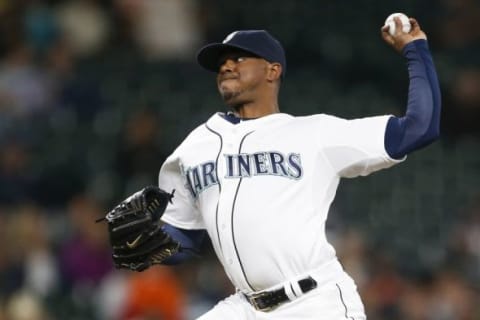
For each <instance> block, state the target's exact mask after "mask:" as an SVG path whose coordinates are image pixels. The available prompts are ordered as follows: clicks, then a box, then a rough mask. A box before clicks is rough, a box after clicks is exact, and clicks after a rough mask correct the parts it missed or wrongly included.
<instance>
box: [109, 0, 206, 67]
mask: <svg viewBox="0 0 480 320" xmlns="http://www.w3.org/2000/svg"><path fill="white" fill-rule="evenodd" d="M115 5H116V9H117V10H118V12H119V15H120V18H121V20H122V21H124V23H125V24H126V25H127V26H128V28H129V30H130V32H129V35H130V36H131V37H132V40H133V42H134V43H135V44H136V45H137V46H138V47H139V48H140V49H141V51H142V52H143V54H144V56H145V57H146V58H147V59H148V60H156V59H185V58H188V59H189V60H191V59H192V58H193V57H192V52H194V51H195V50H196V49H197V46H198V44H199V42H200V40H201V39H202V29H201V26H200V25H199V21H198V20H199V16H198V9H199V8H198V4H197V3H196V1H194V0H157V1H150V0H116V1H115Z"/></svg>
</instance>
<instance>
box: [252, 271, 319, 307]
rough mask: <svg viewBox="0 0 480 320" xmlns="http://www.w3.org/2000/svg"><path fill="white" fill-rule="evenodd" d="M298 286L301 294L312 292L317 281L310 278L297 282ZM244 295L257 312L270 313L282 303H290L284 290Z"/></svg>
mask: <svg viewBox="0 0 480 320" xmlns="http://www.w3.org/2000/svg"><path fill="white" fill-rule="evenodd" d="M298 286H299V287H300V289H301V290H302V292H303V293H307V292H308V291H310V290H313V289H315V288H316V287H317V281H315V280H314V279H313V278H312V277H308V278H305V279H302V280H300V281H298ZM244 295H245V298H247V300H248V302H250V304H251V305H252V306H253V307H254V308H255V309H257V310H259V311H265V312H266V311H271V310H273V309H275V308H276V307H278V306H280V305H281V304H282V303H285V302H287V301H290V298H289V297H288V296H287V293H286V292H285V288H283V287H282V288H280V289H278V290H273V291H265V292H260V293H256V294H252V295H246V294H244Z"/></svg>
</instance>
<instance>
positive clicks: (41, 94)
mask: <svg viewBox="0 0 480 320" xmlns="http://www.w3.org/2000/svg"><path fill="white" fill-rule="evenodd" d="M54 89H55V85H54V82H53V79H52V78H51V77H50V75H49V74H48V72H45V70H42V69H41V68H40V67H38V66H36V65H35V64H34V60H33V56H32V51H31V49H30V48H29V47H28V46H27V44H26V43H23V42H21V41H20V40H19V41H18V42H16V43H14V44H13V45H12V46H11V47H10V48H8V52H7V53H6V56H5V58H4V59H3V60H2V61H0V114H6V113H8V114H10V115H13V116H30V115H32V114H35V113H38V112H41V111H44V110H46V109H48V108H50V107H51V106H52V103H53V101H54Z"/></svg>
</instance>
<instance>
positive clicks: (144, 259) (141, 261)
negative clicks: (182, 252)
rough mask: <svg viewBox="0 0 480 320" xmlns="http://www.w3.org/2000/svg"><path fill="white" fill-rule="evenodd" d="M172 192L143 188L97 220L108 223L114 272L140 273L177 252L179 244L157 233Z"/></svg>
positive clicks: (162, 233) (150, 187)
mask: <svg viewBox="0 0 480 320" xmlns="http://www.w3.org/2000/svg"><path fill="white" fill-rule="evenodd" d="M174 191H175V190H173V191H172V193H168V192H166V191H164V190H162V189H160V188H158V187H155V186H148V187H145V188H144V189H142V190H140V191H138V192H136V193H134V194H133V195H131V196H130V197H128V198H127V199H125V200H124V201H122V202H121V203H120V204H119V205H117V206H116V207H115V208H113V209H112V210H111V211H110V212H109V213H108V214H107V215H106V216H105V217H104V218H101V219H98V220H97V222H100V221H103V220H106V221H107V222H108V233H109V236H110V244H111V246H112V249H113V254H112V257H113V262H114V264H115V267H116V268H125V269H130V270H133V271H143V270H145V269H147V268H148V267H150V266H151V265H153V264H161V263H162V261H164V260H165V259H167V258H168V257H170V256H172V255H174V254H175V253H177V252H178V250H179V248H180V244H179V243H178V242H177V241H175V240H173V239H172V238H171V237H170V236H169V235H168V234H167V233H165V232H164V231H163V230H162V229H161V222H160V217H161V216H162V215H163V213H164V212H165V209H166V208H167V205H168V203H169V202H172V198H173V193H174Z"/></svg>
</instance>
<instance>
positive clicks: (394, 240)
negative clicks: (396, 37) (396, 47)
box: [0, 0, 480, 320]
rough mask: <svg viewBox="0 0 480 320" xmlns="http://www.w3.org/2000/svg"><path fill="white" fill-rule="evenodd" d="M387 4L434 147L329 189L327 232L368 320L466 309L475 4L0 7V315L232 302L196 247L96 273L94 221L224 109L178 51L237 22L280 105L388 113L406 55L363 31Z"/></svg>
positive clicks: (182, 313)
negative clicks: (428, 93) (421, 80)
mask: <svg viewBox="0 0 480 320" xmlns="http://www.w3.org/2000/svg"><path fill="white" fill-rule="evenodd" d="M398 11H402V12H406V13H407V14H409V15H411V16H414V17H416V18H417V19H418V20H419V21H420V24H421V26H422V27H423V29H424V30H425V31H426V32H427V34H428V36H429V40H430V47H431V49H432V52H433V56H434V59H435V62H436V65H437V68H438V73H439V77H440V82H441V87H442V97H443V120H442V139H441V141H439V142H436V143H435V144H434V145H431V146H429V147H428V148H426V149H425V150H422V151H421V152H418V153H415V154H412V155H411V156H409V159H408V161H406V162H405V163H403V164H401V165H399V166H397V167H395V168H393V169H390V170H387V171H384V172H379V173H376V174H374V175H372V176H370V177H368V178H359V179H354V180H345V181H343V182H342V184H341V186H340V189H339V192H338V196H337V199H336V201H335V203H334V205H333V208H332V210H331V213H330V219H329V234H328V236H329V239H330V240H331V242H333V243H334V244H335V246H336V248H337V251H338V255H339V257H340V258H341V260H342V262H343V264H344V265H345V267H346V269H347V270H348V271H349V272H350V273H351V274H352V275H353V277H354V278H355V280H356V281H357V283H358V286H359V290H360V292H361V294H362V296H363V299H364V301H365V304H366V308H367V314H368V316H369V319H371V320H383V319H385V320H431V319H435V320H474V319H477V320H478V319H480V304H479V302H480V140H479V136H480V125H479V123H480V60H479V57H480V3H479V1H477V0H439V1H413V0H409V1H389V0H388V1H371V0H358V1H322V2H321V1H314V0H303V1H288V0H264V1H252V0H243V1H222V0H110V1H106V0H105V1H102V0H97V1H95V0H65V1H59V0H51V1H48V0H44V1H42V0H10V1H9V0H0V54H1V56H0V147H1V153H0V319H2V320H51V319H52V320H53V319H70V320H76V319H93V320H104V319H112V320H126V319H144V320H146V319H149V320H153V319H156V320H159V319H163V320H188V319H194V318H195V317H196V316H198V315H199V314H201V313H202V312H204V311H206V310H208V309H209V308H210V307H211V306H213V305H214V303H215V302H216V301H217V300H219V299H221V298H223V297H224V296H226V295H228V294H229V293H231V292H232V288H231V286H230V285H229V284H228V282H227V281H226V279H225V277H224V275H223V271H222V269H221V268H220V267H219V265H218V263H217V261H216V260H215V258H214V257H213V255H212V254H211V250H209V246H208V245H206V248H205V249H206V254H205V257H204V258H202V259H198V260H196V261H193V262H192V263H189V264H187V265H183V266H179V267H175V268H167V267H157V268H152V269H150V270H149V271H147V272H144V273H139V274H134V273H129V272H123V271H118V270H114V269H113V268H112V265H111V261H110V256H109V255H110V253H109V251H108V243H107V239H106V233H105V226H101V225H96V224H95V223H94V220H95V219H96V218H97V217H100V216H102V215H103V214H104V213H105V212H106V211H107V210H108V209H109V208H111V207H112V206H113V205H115V204H116V203H118V202H119V201H120V200H122V199H123V198H124V197H126V196H128V195H129V194H131V193H132V192H134V191H136V190H137V189H139V188H141V187H143V186H145V185H147V184H155V183H156V180H157V174H158V170H159V168H160V165H161V164H162V162H163V161H164V159H165V157H166V156H167V155H168V154H169V153H171V152H172V151H173V149H174V148H175V146H176V145H177V144H178V143H180V142H181V140H182V139H183V138H184V137H185V136H186V134H187V133H188V132H189V131H190V130H191V129H193V128H194V127H195V126H197V125H198V124H200V123H201V122H203V121H204V120H205V119H207V117H209V116H210V114H212V113H213V112H215V111H217V110H222V109H223V106H222V103H221V100H220V99H219V96H218V95H217V92H216V87H215V84H214V75H213V74H209V73H207V72H204V71H203V70H201V69H200V67H198V66H197V65H196V64H195V58H194V57H195V52H196V50H197V49H198V48H199V46H201V45H202V44H203V43H205V42H207V41H218V40H220V39H223V38H224V36H225V35H226V34H228V33H230V32H232V31H234V30H236V29H247V28H248V29H255V28H259V29H268V30H269V31H270V32H271V33H272V34H274V35H275V36H277V37H278V38H279V39H281V40H282V42H283V44H284V46H285V48H286V51H287V58H288V72H287V78H286V81H285V83H284V85H283V89H282V93H281V108H282V110H283V111H284V112H287V113H292V114H295V115H306V114H311V113H322V112H324V113H330V114H334V115H338V116H341V117H345V118H354V117H362V116H370V115H376V114H386V113H391V114H401V113H402V112H403V110H404V107H405V103H406V93H407V71H406V68H405V63H404V61H403V60H402V57H401V56H399V55H397V54H395V53H394V52H393V50H391V49H390V48H389V47H387V46H386V45H385V44H384V43H383V42H382V40H381V38H380V32H379V29H380V27H381V25H382V24H383V21H384V19H385V17H386V16H387V15H388V14H390V13H392V12H398ZM299 232H300V231H299Z"/></svg>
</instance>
